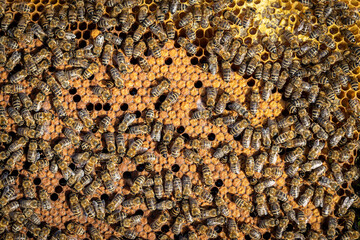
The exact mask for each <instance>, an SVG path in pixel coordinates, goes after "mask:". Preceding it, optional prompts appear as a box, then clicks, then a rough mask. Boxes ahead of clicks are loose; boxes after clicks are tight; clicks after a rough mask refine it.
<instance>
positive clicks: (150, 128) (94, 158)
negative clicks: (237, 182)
mask: <svg viewBox="0 0 360 240" xmlns="http://www.w3.org/2000/svg"><path fill="white" fill-rule="evenodd" d="M0 3H1V4H0V14H1V15H2V17H1V21H0V28H1V33H2V34H1V35H0V65H1V67H2V68H3V71H4V73H6V74H7V77H6V79H7V80H6V81H4V82H5V83H4V84H2V86H1V91H2V94H3V95H4V97H5V96H7V95H10V97H9V102H5V101H3V102H2V104H1V106H0V126H1V128H2V129H3V130H2V131H1V132H0V143H1V144H2V148H1V151H0V165H1V167H2V169H3V170H2V173H1V176H0V186H1V189H2V192H1V197H0V205H1V210H0V212H1V219H0V233H1V235H2V238H4V239H27V238H28V236H29V234H25V233H26V232H27V233H30V234H31V236H33V237H34V238H36V239H68V238H84V236H85V234H87V233H88V234H89V236H90V238H91V239H96V240H98V239H103V238H104V236H103V235H102V229H98V228H96V227H95V226H93V225H88V226H85V225H83V224H81V223H80V222H79V221H77V219H76V218H75V219H74V220H72V221H70V222H69V223H67V224H66V228H65V229H60V230H53V229H51V228H50V227H55V226H48V225H45V224H44V223H43V222H42V217H41V214H38V213H37V211H36V210H37V209H41V211H49V210H50V209H51V208H52V204H51V202H50V199H49V193H48V192H47V191H46V190H45V189H43V188H40V189H36V187H35V186H34V184H33V181H32V179H31V178H30V177H28V176H24V177H21V178H20V179H18V177H16V176H14V175H13V174H11V173H12V171H13V170H14V169H16V166H17V165H18V164H20V163H21V162H23V161H24V160H23V158H25V159H26V162H27V163H29V167H28V169H27V170H26V171H28V172H29V174H36V173H38V172H40V171H43V169H47V168H48V169H49V170H50V171H51V172H52V173H54V174H55V173H57V172H60V173H61V175H62V176H63V178H64V179H65V180H66V185H67V186H68V187H69V188H70V189H71V191H70V193H69V194H67V195H66V204H67V206H68V207H69V208H70V210H71V212H72V213H73V215H74V216H75V217H80V216H82V215H85V216H86V217H89V218H94V219H98V220H99V221H102V222H104V223H107V224H109V225H110V226H111V227H112V228H113V232H114V236H111V239H118V238H126V239H140V238H139V237H137V235H138V232H137V231H136V226H137V225H140V224H144V221H146V220H144V218H148V219H147V221H148V222H149V226H150V228H151V230H152V231H154V232H156V237H157V238H158V239H162V240H165V239H171V237H170V236H175V237H176V238H181V239H191V240H194V239H198V238H201V237H205V238H224V236H226V237H227V238H230V239H243V238H245V236H247V237H249V238H250V239H261V238H263V237H264V238H265V234H264V233H265V232H267V233H268V234H269V233H271V234H272V235H270V236H273V237H274V238H276V239H326V238H328V239H333V238H335V237H340V239H342V240H350V239H358V238H359V237H360V233H359V232H358V231H356V230H354V229H353V225H354V221H355V218H356V214H355V210H354V209H353V208H357V207H359V206H360V199H359V196H358V195H357V194H355V193H351V194H345V195H341V194H340V196H338V194H339V193H340V192H341V191H340V188H342V187H343V186H344V185H346V186H349V187H351V186H350V184H351V183H352V182H353V181H356V180H357V179H358V178H359V170H358V168H357V167H356V166H354V162H355V159H354V157H353V153H354V152H356V151H357V150H358V149H359V147H360V143H359V141H358V140H357V138H358V136H357V135H356V131H359V128H360V127H359V126H360V124H359V116H360V102H359V100H358V99H356V98H352V99H349V100H348V106H349V108H348V109H347V111H346V112H345V111H344V109H342V108H340V107H339V105H340V100H339V96H340V94H341V91H342V88H348V85H350V86H351V88H352V89H353V90H355V91H357V90H358V88H359V86H358V80H357V79H356V77H354V76H353V75H352V74H353V71H354V70H356V68H357V67H358V66H359V63H360V46H357V45H356V38H355V36H354V34H353V33H352V32H351V30H349V29H350V28H351V27H352V26H354V25H355V24H356V23H357V21H358V20H359V19H360V16H359V15H358V13H357V12H356V11H355V10H352V9H350V8H349V6H348V5H347V4H346V3H344V2H340V1H332V0H331V1H309V0H301V1H299V4H302V6H303V7H304V9H303V11H302V12H301V13H300V14H299V16H298V17H299V21H298V22H297V23H296V24H293V26H291V28H284V29H283V30H282V31H281V32H280V34H278V35H276V34H275V35H274V34H272V35H265V34H263V35H261V34H260V35H259V39H255V41H254V42H251V43H245V42H243V40H242V38H239V37H238V36H239V34H241V32H244V31H247V30H248V29H249V28H250V27H251V26H252V24H253V22H254V19H255V18H256V16H257V14H258V12H257V11H258V10H257V9H256V8H254V7H244V9H243V10H244V11H243V13H242V14H240V15H241V16H239V15H237V14H235V13H234V12H232V11H231V10H228V6H229V5H231V4H233V2H232V1H230V0H224V1H223V0H219V1H214V2H212V3H211V4H208V3H200V2H199V1H196V0H189V1H188V2H180V1H178V0H170V1H169V0H162V1H155V3H156V9H155V10H152V11H150V10H149V8H148V6H147V5H145V4H143V2H142V1H141V0H140V1H138V0H125V1H120V0H119V1H118V0H108V1H98V0H86V1H84V0H77V1H69V2H68V3H66V4H62V5H59V6H56V7H55V6H53V5H51V4H47V5H46V6H45V7H44V12H43V14H42V15H41V16H40V17H39V19H38V20H35V21H33V19H32V15H31V13H32V12H33V9H32V7H31V6H30V4H28V3H24V2H14V3H12V4H7V3H6V2H4V1H0ZM135 9H136V10H135ZM15 13H16V15H17V16H16V18H17V19H15ZM314 17H315V19H316V21H315V22H316V23H315V24H314V21H313V18H314ZM83 21H88V22H92V23H94V24H96V29H97V30H98V31H97V32H96V31H94V33H96V34H94V35H92V39H91V41H92V42H91V43H90V44H89V45H86V46H81V47H80V46H77V43H76V38H77V37H76V34H74V33H73V32H72V31H71V30H69V29H70V26H71V25H72V24H76V23H77V22H83ZM335 24H336V26H338V27H339V31H340V33H341V36H342V37H343V38H344V39H345V41H346V42H347V43H348V44H347V47H346V49H343V50H341V51H338V50H336V47H337V43H336V42H335V40H334V39H333V37H332V36H331V35H330V34H329V33H328V32H329V28H330V27H332V26H335ZM119 26H120V27H121V28H120V29H121V34H120V35H118V34H115V33H114V32H115V31H113V30H114V28H119ZM209 27H211V28H212V29H214V34H213V37H212V38H211V39H210V40H209V42H208V43H207V45H206V47H205V50H206V53H207V55H208V56H207V59H206V61H204V62H202V63H201V64H200V65H201V66H200V67H201V68H202V69H203V70H205V71H208V72H210V73H211V74H214V75H215V74H217V73H221V75H222V77H223V80H224V85H225V84H226V83H229V82H231V80H232V74H233V72H234V71H236V72H237V74H240V75H242V76H244V77H246V78H249V77H251V76H252V77H253V78H254V79H255V80H257V82H258V83H259V84H257V85H256V86H254V87H253V88H252V89H251V91H250V96H249V103H248V104H247V103H240V102H238V101H236V100H235V101H234V100H231V99H233V98H232V96H231V94H230V93H229V91H228V89H226V88H223V87H220V88H215V87H208V88H207V89H206V97H205V102H204V103H203V106H202V108H201V109H198V110H196V111H195V112H193V114H192V119H195V120H200V119H203V120H207V121H208V122H209V124H213V125H214V126H217V127H226V128H228V130H229V134H231V135H232V136H233V137H234V139H235V140H236V141H238V142H239V145H240V144H241V146H242V147H243V148H245V149H251V150H253V151H254V152H255V153H254V154H253V155H249V156H245V155H240V156H239V155H238V154H237V153H236V147H237V145H236V144H238V143H236V144H235V145H234V144H230V143H229V142H223V143H220V145H219V146H213V144H212V141H211V139H204V138H198V137H195V138H190V137H189V136H187V135H185V134H183V135H180V134H177V133H176V131H175V126H174V125H172V124H163V120H162V119H160V118H158V117H157V115H158V111H170V110H171V109H172V108H173V105H174V104H175V103H176V102H177V101H178V98H179V96H180V92H179V91H178V89H170V86H171V81H172V80H171V79H167V78H163V79H161V81H159V83H158V84H157V85H156V86H153V87H152V89H151V91H150V95H151V96H152V97H158V98H159V102H160V105H159V108H158V109H156V110H152V109H151V108H150V110H148V111H147V112H146V114H145V117H144V121H143V123H140V124H134V121H135V119H136V118H137V117H136V114H134V113H125V114H124V116H122V117H121V118H120V119H121V120H120V123H118V124H116V126H115V129H116V130H115V132H112V131H109V129H110V126H111V124H112V122H113V121H112V119H111V118H110V117H109V116H105V117H102V118H101V119H100V121H99V122H98V123H96V121H95V120H94V119H92V117H91V115H90V113H89V112H88V111H87V110H86V109H81V110H78V111H77V116H78V118H76V117H71V116H69V115H68V113H67V112H66V108H65V107H64V106H63V100H62V98H63V91H64V90H68V89H70V88H71V86H72V81H73V80H75V79H79V78H80V79H90V80H93V79H94V75H95V74H97V73H98V72H99V71H100V67H101V66H105V67H106V72H107V73H108V75H109V76H110V80H108V81H106V85H105V86H100V84H99V85H97V86H95V87H93V88H92V91H93V93H94V94H95V95H97V96H98V97H99V98H100V99H101V100H102V101H103V102H106V101H108V100H110V99H111V97H112V93H111V91H112V89H113V88H124V87H125V85H124V78H123V75H124V74H125V73H126V72H127V70H128V67H127V65H128V62H127V59H130V58H133V59H136V60H137V63H138V64H139V65H140V67H141V69H142V70H143V71H145V72H148V71H150V65H149V63H148V62H147V60H146V55H145V53H150V54H152V55H153V56H154V57H155V58H160V57H161V50H162V48H163V46H164V43H165V42H166V41H169V39H170V40H176V42H177V44H178V45H180V46H181V47H183V48H184V49H185V50H186V51H187V53H188V54H190V55H193V54H195V53H196V52H197V50H198V47H197V45H195V44H194V42H195V40H196V38H197V37H196V31H197V29H199V28H203V29H206V28H209ZM179 29H181V30H182V31H183V32H184V33H185V34H184V35H181V36H178V35H177V34H178V30H179ZM259 31H260V30H259ZM300 38H301V40H300ZM34 42H37V43H41V44H38V45H36V46H38V47H36V48H34V49H33V48H30V47H28V46H33V44H34ZM264 53H266V54H267V55H268V56H270V59H271V60H270V61H267V62H266V63H263V61H262V59H263V56H264ZM64 66H66V67H64ZM51 68H53V69H54V70H51V71H50V69H51ZM26 85H28V86H30V87H31V90H32V93H31V94H27V93H26V91H27V90H28V89H27V88H26V87H25V86H26ZM260 85H261V87H260ZM274 90H277V91H278V92H281V93H282V94H283V97H284V99H286V108H287V112H288V114H287V115H286V116H283V117H279V118H276V119H273V118H269V119H267V121H266V122H265V123H264V124H262V126H256V125H254V124H252V122H251V118H252V117H253V116H255V115H256V114H257V113H258V109H259V105H260V102H261V101H267V100H269V99H270V97H271V94H273V92H274ZM164 94H166V97H165V98H164V99H161V96H163V95H164ZM46 101H50V102H51V107H52V109H51V110H50V111H47V110H44V108H43V105H44V103H45V102H46ZM54 117H58V118H60V119H61V121H62V123H63V125H64V127H63V129H62V133H63V135H64V136H65V137H63V138H62V139H60V140H57V141H56V142H51V141H46V140H44V138H43V137H44V134H45V133H46V131H47V129H48V126H49V125H50V124H51V121H52V120H53V119H54ZM10 119H11V120H10ZM11 123H14V124H13V127H14V128H15V129H16V133H15V134H10V133H9V132H8V131H7V130H9V125H11ZM129 134H132V135H136V137H135V138H134V139H131V140H129V141H127V142H128V143H127V142H126V139H127V138H128V135H129ZM144 136H150V138H151V140H152V141H153V142H156V143H157V147H156V149H148V150H146V151H144V150H143V148H142V146H143V144H144V141H145V140H144ZM127 145H128V147H127ZM70 148H76V149H77V150H76V152H75V153H74V155H72V156H68V155H67V154H64V152H65V153H66V152H67V150H68V149H70ZM204 151H208V152H211V153H212V157H213V158H214V159H217V160H218V161H219V162H221V163H223V164H228V165H229V169H230V171H231V172H232V173H234V174H236V175H240V174H241V172H243V173H244V174H245V176H246V178H247V180H248V181H249V182H250V187H251V189H252V193H251V195H248V196H246V195H240V194H234V195H232V196H227V195H225V196H221V195H220V194H219V193H218V192H217V191H214V190H210V189H212V187H213V186H214V185H216V183H215V179H213V175H212V171H211V168H210V167H209V165H208V164H207V162H208V159H205V157H204V156H203V153H204ZM325 152H326V153H327V158H326V159H325V158H324V157H323V156H322V155H321V154H323V153H325ZM170 156H171V157H174V158H178V157H180V156H184V158H185V159H186V161H187V162H188V163H191V164H196V166H197V168H198V170H199V175H200V176H201V181H200V182H198V183H196V184H194V181H193V179H191V178H190V177H189V176H188V175H186V174H185V175H182V176H179V175H178V174H177V173H176V172H177V171H175V170H174V171H173V170H165V172H163V173H160V172H156V171H155V170H154V165H155V164H156V162H157V161H158V160H159V158H165V159H166V158H168V157H170ZM123 158H128V159H131V162H132V163H133V164H135V165H143V166H144V169H145V170H146V171H145V172H144V174H138V175H137V176H135V177H134V178H133V179H131V178H127V179H125V183H126V186H128V187H129V194H124V192H121V191H120V192H119V191H117V183H118V182H119V181H120V180H122V176H121V175H120V172H119V166H120V164H121V162H122V159H123ZM217 160H216V161H217ZM70 164H73V165H75V168H71V167H70V166H69V165H70ZM284 177H285V178H286V183H284V184H285V185H282V187H281V188H280V186H278V181H279V179H280V178H284ZM17 185H20V186H19V187H18V186H17ZM19 189H20V193H18V192H19ZM100 189H104V191H105V192H106V193H109V195H110V197H109V199H106V200H104V199H100V198H98V197H97V194H98V192H99V190H100ZM229 202H233V203H234V204H235V205H236V207H237V208H238V209H239V210H240V211H241V212H244V213H246V214H250V215H251V216H252V218H253V220H252V221H246V222H240V221H239V220H238V219H237V218H235V217H233V216H232V211H231V210H230V209H229V207H228V204H229ZM142 204H145V205H146V207H147V209H148V210H149V212H147V213H146V214H145V215H144V216H142V214H136V213H135V214H129V213H128V212H129V211H128V210H129V209H133V210H135V209H138V208H139V207H140V206H141V205H142ZM309 206H311V208H312V211H316V210H317V211H318V212H320V215H321V216H322V224H324V228H323V229H315V228H312V227H311V225H310V224H308V222H309V217H310V216H307V214H306V210H307V209H308V208H309ZM315 209H316V210H315ZM339 219H340V220H341V221H339ZM169 225H171V227H169ZM309 225H310V226H309ZM166 228H168V229H166ZM160 231H162V233H161V232H160ZM170 233H171V234H170ZM223 233H225V235H224V234H223ZM267 239H268V238H267Z"/></svg>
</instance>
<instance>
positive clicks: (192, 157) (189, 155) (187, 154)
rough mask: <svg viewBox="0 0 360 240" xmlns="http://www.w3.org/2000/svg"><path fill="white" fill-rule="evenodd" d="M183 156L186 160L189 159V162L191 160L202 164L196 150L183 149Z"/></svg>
mask: <svg viewBox="0 0 360 240" xmlns="http://www.w3.org/2000/svg"><path fill="white" fill-rule="evenodd" d="M184 157H185V158H186V159H187V160H189V161H191V162H193V163H195V164H202V163H203V160H202V158H201V157H200V155H199V154H198V153H197V152H195V151H194V150H190V149H185V150H184Z"/></svg>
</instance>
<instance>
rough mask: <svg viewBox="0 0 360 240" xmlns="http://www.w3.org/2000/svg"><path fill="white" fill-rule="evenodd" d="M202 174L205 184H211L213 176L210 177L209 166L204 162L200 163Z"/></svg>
mask: <svg viewBox="0 0 360 240" xmlns="http://www.w3.org/2000/svg"><path fill="white" fill-rule="evenodd" d="M202 175H203V179H204V182H205V185H208V186H211V185H212V184H213V178H212V173H211V170H210V168H209V166H207V165H205V164H204V165H202Z"/></svg>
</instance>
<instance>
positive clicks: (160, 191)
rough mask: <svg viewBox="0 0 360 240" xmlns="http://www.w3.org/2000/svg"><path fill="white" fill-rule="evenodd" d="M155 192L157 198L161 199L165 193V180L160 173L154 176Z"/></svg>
mask: <svg viewBox="0 0 360 240" xmlns="http://www.w3.org/2000/svg"><path fill="white" fill-rule="evenodd" d="M154 193H155V196H156V198H157V199H161V198H162V197H163V195H164V187H163V181H162V178H161V176H160V175H158V174H157V175H155V176H154Z"/></svg>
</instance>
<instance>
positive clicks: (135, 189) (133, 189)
mask: <svg viewBox="0 0 360 240" xmlns="http://www.w3.org/2000/svg"><path fill="white" fill-rule="evenodd" d="M144 182H145V176H139V177H137V178H136V179H135V181H134V183H133V185H132V186H131V187H130V192H131V193H132V194H137V193H138V192H140V190H141V189H142V186H143V184H144Z"/></svg>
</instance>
